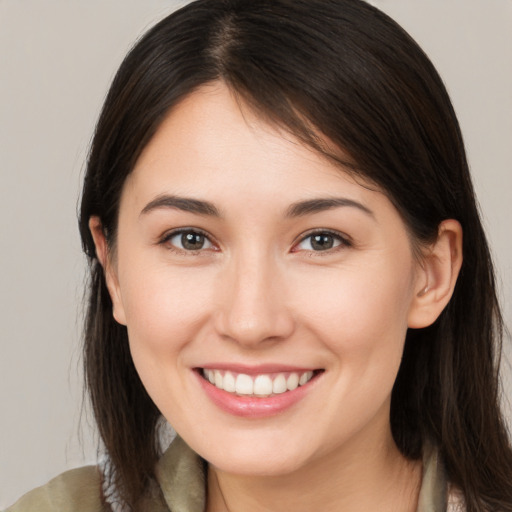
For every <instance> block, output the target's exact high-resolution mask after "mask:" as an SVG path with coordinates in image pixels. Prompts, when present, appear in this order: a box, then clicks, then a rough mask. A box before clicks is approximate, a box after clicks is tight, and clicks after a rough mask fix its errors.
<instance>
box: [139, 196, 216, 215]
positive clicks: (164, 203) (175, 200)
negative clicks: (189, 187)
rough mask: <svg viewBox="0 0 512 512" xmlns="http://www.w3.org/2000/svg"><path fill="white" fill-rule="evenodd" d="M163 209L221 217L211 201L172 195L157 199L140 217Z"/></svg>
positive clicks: (149, 204) (150, 203) (146, 207)
mask: <svg viewBox="0 0 512 512" xmlns="http://www.w3.org/2000/svg"><path fill="white" fill-rule="evenodd" d="M161 208H173V209H176V210H182V211H184V212H190V213H195V214H197V215H208V216H213V217H220V216H221V215H220V212H219V210H217V208H216V207H215V206H214V205H213V204H212V203H210V202H209V201H202V200H200V199H192V198H189V197H178V196H172V195H162V196H158V197H156V198H155V199H153V200H152V201H150V202H149V203H148V204H147V205H146V206H145V207H144V208H143V209H142V211H141V212H140V215H143V214H146V213H149V212H151V211H154V210H158V209H161Z"/></svg>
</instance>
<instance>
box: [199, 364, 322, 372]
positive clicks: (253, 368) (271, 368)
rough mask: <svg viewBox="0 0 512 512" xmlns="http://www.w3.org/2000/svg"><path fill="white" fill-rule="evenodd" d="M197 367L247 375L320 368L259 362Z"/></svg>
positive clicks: (305, 370)
mask: <svg viewBox="0 0 512 512" xmlns="http://www.w3.org/2000/svg"><path fill="white" fill-rule="evenodd" d="M197 368H201V369H205V370H224V371H228V372H233V373H244V374H246V375H260V374H265V373H285V372H286V373H287V372H297V373H301V372H308V371H315V370H318V369H319V368H315V367H310V366H292V365H286V364H275V363H270V364H258V365H247V364H239V363H207V364H204V365H200V366H198V367H197Z"/></svg>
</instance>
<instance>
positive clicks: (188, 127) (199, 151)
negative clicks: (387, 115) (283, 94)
mask: <svg viewBox="0 0 512 512" xmlns="http://www.w3.org/2000/svg"><path fill="white" fill-rule="evenodd" d="M326 144H327V141H326ZM337 153H338V154H340V151H339V150H337ZM341 158H342V159H345V160H347V161H348V160H349V159H348V158H347V157H345V155H343V154H341ZM347 171H348V169H343V167H342V166H341V165H339V164H335V163H334V160H333V159H330V158H328V157H327V156H325V155H323V154H321V153H320V152H318V151H316V150H314V149H312V148H311V147H309V146H308V145H306V144H305V143H303V142H301V141H300V140H299V139H297V138H296V137H294V136H293V135H292V134H290V133H289V132H287V131H285V130H283V129H281V128H279V127H278V126H276V125H275V124H270V123H268V122H265V121H264V120H262V119H261V117H259V116H258V115H257V114H255V113H254V111H253V110H252V109H251V108H250V107H248V106H247V105H246V104H244V103H243V102H241V101H240V99H239V98H238V97H235V96H234V95H233V94H232V92H231V91H230V90H229V89H228V88H227V87H226V86H225V85H223V84H222V83H220V82H217V83H214V84H211V85H208V86H204V87H202V88H200V89H198V90H196V91H195V92H193V93H192V94H190V95H189V96H187V97H186V98H185V99H184V100H183V101H181V102H180V103H179V104H178V105H176V107H175V108H173V109H172V111H171V112H170V113H169V114H168V115H167V117H166V118H165V119H164V121H163V123H162V124H161V126H160V127H159V129H158V130H157V132H156V134H155V135H154V136H153V138H152V139H151V140H150V142H149V143H148V145H147V146H146V147H145V149H144V151H143V152H142V154H141V155H140V157H139V159H138V160H137V162H136V165H135V168H134V171H133V172H132V174H131V175H130V177H129V179H128V182H129V183H128V187H127V188H130V187H131V188H133V187H134V186H135V185H137V187H138V188H140V189H145V190H146V192H147V193H150V192H151V191H150V190H149V189H150V188H151V187H158V188H162V187H166V186H168V187H170V188H172V189H176V190H179V189H184V190H183V191H184V192H186V191H188V190H187V189H188V188H190V187H193V188H194V190H205V191H212V190H213V189H214V188H215V186H216V185H219V186H224V187H227V188H230V189H232V188H234V187H236V186H238V187H244V188H245V187H257V189H258V190H261V189H265V190H266V191H267V193H268V194H269V196H271V195H272V194H273V193H275V192H277V191H279V192H280V193H284V192H286V191H287V190H288V189H289V188H290V187H295V188H297V187H298V188H299V189H302V193H304V194H307V193H308V191H309V192H310V193H311V194H312V195H314V194H315V189H316V188H317V186H320V185H322V187H323V188H325V186H327V187H329V186H333V185H334V184H337V185H339V184H340V183H345V184H347V185H350V186H351V188H352V190H353V193H357V191H358V189H360V190H359V192H361V193H362V192H364V190H369V189H370V190H373V191H375V190H376V189H377V187H376V186H375V185H373V184H370V183H368V182H365V181H364V180H363V178H360V177H357V178H354V177H353V176H352V175H350V174H349V173H348V172H347ZM283 187H284V188H283ZM156 192H157V191H156V190H155V191H154V193H156Z"/></svg>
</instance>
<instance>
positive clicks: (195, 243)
mask: <svg viewBox="0 0 512 512" xmlns="http://www.w3.org/2000/svg"><path fill="white" fill-rule="evenodd" d="M181 244H182V245H183V247H184V248H185V249H189V250H192V251H194V250H197V249H201V248H202V247H203V245H204V236H203V235H201V234H199V233H183V235H181Z"/></svg>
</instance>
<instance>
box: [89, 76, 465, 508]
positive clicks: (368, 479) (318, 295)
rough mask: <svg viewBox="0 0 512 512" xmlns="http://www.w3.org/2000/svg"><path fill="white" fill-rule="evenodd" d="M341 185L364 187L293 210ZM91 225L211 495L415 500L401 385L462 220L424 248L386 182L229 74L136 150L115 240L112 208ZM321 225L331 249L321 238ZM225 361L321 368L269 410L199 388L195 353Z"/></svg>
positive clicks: (141, 365) (452, 263)
mask: <svg viewBox="0 0 512 512" xmlns="http://www.w3.org/2000/svg"><path fill="white" fill-rule="evenodd" d="M363 185H364V186H363ZM162 196H172V197H180V198H192V199H196V200H200V201H208V202H209V203H211V205H212V206H213V207H214V208H215V209H216V210H218V212H217V213H218V215H212V214H211V212H210V213H208V212H202V213H201V212H200V213H197V212H192V211H184V210H182V209H180V208H179V207H175V206H170V205H169V201H167V205H165V204H162V201H161V200H160V201H158V200H159V199H161V198H162ZM334 197H335V198H343V200H344V201H345V203H347V201H346V200H348V201H349V203H348V204H345V205H342V206H335V207H330V208H327V209H325V208H324V209H321V210H320V211H314V212H309V213H305V214H304V213H303V214H302V215H298V216H290V215H289V212H290V208H291V206H292V205H294V204H296V203H298V202H301V201H308V200H312V199H318V198H334ZM155 201H156V202H155ZM164 203H165V201H164ZM357 205H359V206H357ZM90 227H91V231H92V233H93V236H94V239H95V242H96V247H97V253H98V255H99V258H100V260H101V262H102V264H103V265H104V267H105V270H106V276H107V285H108V287H109V291H110V293H111V296H112V300H113V304H114V316H115V318H116V320H117V321H118V322H120V323H122V324H124V325H126V326H127V328H128V335H129V340H130V349H131V353H132V357H133V360H134V363H135V366H136V368H137V371H138V372H139V375H140V377H141V379H142V382H143V383H144V386H145V387H146V389H147V391H148V393H149V394H150V396H151V397H152V399H153V400H154V401H155V403H156V404H157V406H158V407H159V409H160V410H161V411H162V413H163V415H164V416H165V417H166V418H167V419H168V421H169V422H170V423H171V424H172V425H173V427H174V428H175V429H176V431H177V432H178V433H179V434H180V435H181V436H182V437H183V438H184V440H185V441H186V442H187V443H188V444H189V445H190V446H191V447H192V448H193V449H194V450H195V451H196V452H197V453H199V454H200V455H201V456H202V457H203V458H205V459H206V460H207V461H208V462H209V476H208V479H209V485H208V510H209V511H215V512H221V511H228V510H231V511H233V510H244V511H246V512H249V511H274V510H276V511H277V510H294V511H301V510H308V511H310V510H327V511H330V510H333V511H334V510H337V511H359V510H361V511H362V510H365V511H367V510H382V511H386V510H390V511H391V510H393V511H402V510H403V511H414V510H415V508H416V504H417V497H418V491H419V485H420V481H421V465H420V464H419V463H418V462H410V461H406V460H405V459H404V458H403V457H402V455H401V454H400V453H399V452H398V449H397V448H396V445H395V443H394V441H393V439H392V436H391V431H390V425H389V408H390V396H391V390H392V387H393V383H394V381H395V378H396V374H397V371H398V367H399V364H400V359H401V356H402V351H403V345H404V340H405V335H406V331H407V329H408V327H423V326H426V325H429V324H430V323H432V322H433V321H434V320H435V319H436V318H437V316H438V315H439V313H440V312H441V311H442V309H443V308H444V307H445V305H446V303H447V302H448V300H449V298H450V296H451V293H452V291H453V287H454V285H455V280H456V277H457V273H458V271H459V269H460V263H461V260H462V253H461V239H462V233H461V229H460V226H459V225H458V223H457V222H455V221H453V220H447V221H445V222H443V223H442V224H441V226H440V229H439V237H438V240H437V242H436V243H435V244H433V245H432V246H430V247H423V248H422V252H423V257H422V258H421V260H418V258H417V257H415V255H414V253H413V250H412V242H411V236H410V234H409V233H408V230H407V228H406V226H405V225H404V223H403V221H402V219H401V217H400V215H399V214H398V212H397V210H396V209H395V208H394V207H393V205H392V204H391V202H390V200H389V199H388V198H387V197H386V195H385V194H384V193H383V192H381V191H379V190H377V189H376V188H375V187H374V186H373V187H368V186H367V184H364V183H361V180H360V179H358V182H356V181H354V179H352V178H351V177H350V176H349V175H348V174H346V173H345V172H343V170H342V169H340V168H339V167H337V166H335V165H334V164H333V163H332V162H330V161H328V160H327V159H325V158H324V157H322V156H321V155H319V154H317V153H315V152H313V151H312V150H311V149H309V148H306V147H304V146H303V145H301V144H300V143H299V142H298V141H297V140H295V139H294V138H293V136H291V135H289V134H285V133H283V132H282V131H280V130H279V129H277V128H276V127H272V126H269V125H268V124H265V122H263V121H261V120H260V119H259V118H258V117H257V116H256V115H255V114H254V113H253V112H251V110H250V109H249V108H248V107H245V106H244V105H243V104H242V105H241V104H240V102H237V101H236V99H234V98H233V96H232V94H231V93H230V91H229V90H228V88H227V87H226V86H224V85H223V84H222V83H215V84H212V85H210V86H207V87H203V88H202V89H199V90H198V91H196V92H194V93H193V94H191V95H190V96H189V97H188V98H186V99H185V100H184V101H182V102H181V103H180V104H179V105H178V106H177V107H176V108H174V109H173V111H172V112H171V113H170V114H169V115H168V117H167V118H166V119H165V120H164V122H163V124H162V125H161V127H160V128H159V130H158V131H157V133H156V134H155V136H154V137H153V138H152V140H151V141H150V142H149V144H148V145H147V147H146V148H145V150H144V151H143V153H142V155H141V156H140V158H139V160H138V161H137V164H136V166H135V169H134V171H133V172H132V174H131V175H130V176H129V177H128V179H127V181H126V183H125V185H124V188H123V191H122V196H121V204H120V211H119V225H118V237H117V241H116V250H115V252H114V253H112V254H109V251H108V249H107V246H106V243H105V239H104V237H103V234H102V229H101V222H100V220H99V219H98V218H92V219H91V221H90ZM180 228H194V229H195V230H196V231H197V230H199V231H200V232H201V233H203V234H205V235H206V238H205V239H204V240H205V241H204V245H203V247H202V248H201V249H199V250H187V249H186V248H183V246H182V245H181V243H182V237H181V235H180V234H178V235H177V234H176V232H175V231H173V230H176V229H180ZM312 230H315V232H318V231H320V232H322V233H326V235H327V238H326V239H325V240H327V241H328V242H332V245H333V247H332V248H327V249H326V250H319V249H318V246H315V247H313V245H312V239H311V237H310V235H311V231H312ZM333 233H336V234H335V235H333ZM329 237H331V238H329ZM114 254H115V256H113V255H114ZM221 362H222V363H226V364H245V365H249V366H254V365H259V364H271V363H272V364H287V365H293V366H297V367H300V368H312V369H321V370H322V373H321V374H320V375H319V377H318V378H316V379H315V381H314V382H312V383H311V384H312V385H311V386H310V387H309V389H308V392H307V393H305V395H304V397H303V398H302V399H301V400H300V401H299V402H297V403H296V404H294V405H293V406H292V407H289V408H287V409H286V410H284V411H282V412H280V413H279V414H276V415H273V416H271V417H265V418H258V419H254V418H246V417H239V416H235V415H232V414H229V413H227V412H225V411H223V410H221V409H219V407H218V406H217V405H215V404H214V403H213V402H212V401H211V400H210V398H209V397H208V396H207V395H206V394H205V392H204V391H203V389H202V388H201V386H200V384H199V379H198V375H197V373H196V372H195V371H194V369H196V368H198V367H199V368H201V367H204V366H206V365H211V364H213V365H215V364H218V363H221Z"/></svg>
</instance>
